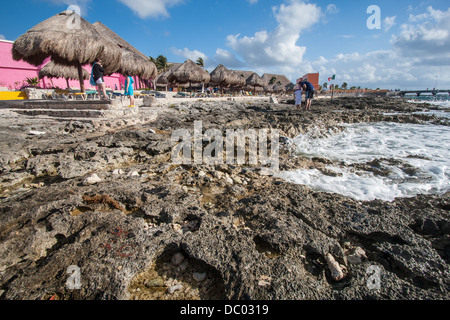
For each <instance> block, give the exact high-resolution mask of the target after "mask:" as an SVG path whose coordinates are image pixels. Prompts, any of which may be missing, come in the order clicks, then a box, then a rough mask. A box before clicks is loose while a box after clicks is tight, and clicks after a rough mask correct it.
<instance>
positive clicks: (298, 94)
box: [294, 83, 303, 110]
mask: <svg viewBox="0 0 450 320" xmlns="http://www.w3.org/2000/svg"><path fill="white" fill-rule="evenodd" d="M302 94H303V90H302V87H301V85H300V83H299V84H298V87H297V90H295V92H294V99H295V107H296V108H297V110H300V108H301V106H302Z"/></svg>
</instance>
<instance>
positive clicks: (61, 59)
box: [12, 11, 122, 73]
mask: <svg viewBox="0 0 450 320" xmlns="http://www.w3.org/2000/svg"><path fill="white" fill-rule="evenodd" d="M73 21H79V27H78V26H77V25H75V26H74V25H73V23H72V22H73ZM118 49H119V48H117V46H116V45H115V44H114V43H112V42H110V41H108V40H106V39H105V38H104V37H103V36H102V35H101V34H100V32H98V31H97V29H96V28H95V27H94V26H93V25H92V24H90V23H89V22H87V21H86V20H84V19H83V18H82V17H80V16H79V15H77V14H76V13H75V12H72V11H63V12H61V13H59V14H57V15H55V16H53V17H51V18H49V19H47V20H44V21H42V22H41V23H39V24H37V25H36V26H34V27H33V28H31V29H30V30H28V31H27V32H26V33H25V34H23V35H21V36H20V37H19V38H18V39H17V40H16V41H15V42H14V44H13V48H12V54H13V59H14V60H16V61H18V60H24V61H26V62H28V63H30V64H32V65H35V66H38V65H41V64H42V63H43V62H44V60H45V59H46V58H48V57H50V56H51V59H52V61H55V62H56V63H59V64H63V65H85V64H92V63H93V62H94V61H95V59H96V58H97V57H100V58H101V59H102V60H103V64H104V68H105V72H106V73H114V72H115V71H117V68H118V66H119V63H120V60H121V57H122V52H121V51H120V50H118Z"/></svg>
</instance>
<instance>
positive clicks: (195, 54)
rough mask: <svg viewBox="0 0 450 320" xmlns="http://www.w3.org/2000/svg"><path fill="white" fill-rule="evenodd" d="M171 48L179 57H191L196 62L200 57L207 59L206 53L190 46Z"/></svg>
mask: <svg viewBox="0 0 450 320" xmlns="http://www.w3.org/2000/svg"><path fill="white" fill-rule="evenodd" d="M171 50H172V52H173V54H175V55H177V56H179V57H183V58H184V59H186V60H187V59H190V60H192V61H194V62H195V61H197V59H198V58H202V59H203V60H205V59H207V56H206V54H204V53H203V52H201V51H198V50H189V49H188V48H184V49H177V48H172V49H171Z"/></svg>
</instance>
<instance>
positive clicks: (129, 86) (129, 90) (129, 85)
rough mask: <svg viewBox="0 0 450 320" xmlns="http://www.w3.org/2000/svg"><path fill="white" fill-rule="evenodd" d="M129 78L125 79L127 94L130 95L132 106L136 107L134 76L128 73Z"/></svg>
mask: <svg viewBox="0 0 450 320" xmlns="http://www.w3.org/2000/svg"><path fill="white" fill-rule="evenodd" d="M126 76H127V78H126V79H125V93H124V94H125V95H126V96H129V97H130V105H129V107H130V108H133V107H134V91H133V83H134V81H133V78H132V77H131V76H130V75H128V74H127V75H126Z"/></svg>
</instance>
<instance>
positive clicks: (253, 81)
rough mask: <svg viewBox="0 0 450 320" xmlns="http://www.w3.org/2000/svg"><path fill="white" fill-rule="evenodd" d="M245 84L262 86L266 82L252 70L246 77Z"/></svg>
mask: <svg viewBox="0 0 450 320" xmlns="http://www.w3.org/2000/svg"><path fill="white" fill-rule="evenodd" d="M246 84H247V85H248V86H251V87H264V86H265V85H266V82H265V81H264V79H263V78H261V77H260V76H259V75H257V74H256V73H255V72H253V74H252V75H251V76H250V77H248V78H247V80H246Z"/></svg>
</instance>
